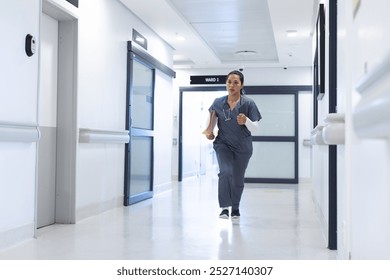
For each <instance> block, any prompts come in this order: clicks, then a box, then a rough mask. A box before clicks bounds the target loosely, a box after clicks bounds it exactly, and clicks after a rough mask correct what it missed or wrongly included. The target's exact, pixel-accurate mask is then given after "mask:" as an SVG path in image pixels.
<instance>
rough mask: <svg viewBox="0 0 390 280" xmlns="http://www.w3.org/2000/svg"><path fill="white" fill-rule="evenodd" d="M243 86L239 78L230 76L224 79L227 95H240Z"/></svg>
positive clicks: (234, 75)
mask: <svg viewBox="0 0 390 280" xmlns="http://www.w3.org/2000/svg"><path fill="white" fill-rule="evenodd" d="M242 87H243V84H242V83H241V80H240V76H238V75H236V74H231V75H229V76H228V77H227V79H226V89H227V91H228V92H229V94H232V95H235V94H240V92H241V89H242Z"/></svg>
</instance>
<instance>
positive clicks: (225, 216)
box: [219, 215, 229, 219]
mask: <svg viewBox="0 0 390 280" xmlns="http://www.w3.org/2000/svg"><path fill="white" fill-rule="evenodd" d="M219 218H220V219H229V216H227V215H221V216H219Z"/></svg>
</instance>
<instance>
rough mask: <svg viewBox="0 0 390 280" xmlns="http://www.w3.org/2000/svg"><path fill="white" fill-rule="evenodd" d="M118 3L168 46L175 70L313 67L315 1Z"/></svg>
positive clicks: (158, 0)
mask: <svg viewBox="0 0 390 280" xmlns="http://www.w3.org/2000/svg"><path fill="white" fill-rule="evenodd" d="M120 1H121V2H122V3H123V4H124V5H125V6H127V7H128V8H129V9H130V10H131V11H132V12H133V13H135V14H136V15H137V16H138V17H139V18H140V19H141V20H142V21H143V22H145V24H146V25H148V26H149V27H150V28H151V29H153V30H154V31H155V32H156V33H157V34H158V35H159V36H160V37H161V38H162V39H163V40H165V41H166V42H167V43H168V44H169V45H170V46H172V48H173V49H174V68H175V69H190V68H227V67H230V68H231V67H233V68H250V67H308V66H311V64H312V55H311V53H312V45H313V44H312V33H313V28H314V26H315V20H316V14H317V7H318V0H147V1H139V0H120ZM293 31H295V32H293ZM291 35H292V36H291ZM183 38H185V40H183Z"/></svg>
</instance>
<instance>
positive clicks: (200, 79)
mask: <svg viewBox="0 0 390 280" xmlns="http://www.w3.org/2000/svg"><path fill="white" fill-rule="evenodd" d="M190 79H191V82H190V84H191V85H210V84H217V85H222V84H225V83H226V75H212V76H191V77H190Z"/></svg>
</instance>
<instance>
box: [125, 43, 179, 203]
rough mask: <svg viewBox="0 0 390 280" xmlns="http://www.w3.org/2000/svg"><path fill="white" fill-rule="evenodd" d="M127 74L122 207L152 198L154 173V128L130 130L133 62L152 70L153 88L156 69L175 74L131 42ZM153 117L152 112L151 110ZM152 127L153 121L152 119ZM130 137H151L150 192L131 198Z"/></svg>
mask: <svg viewBox="0 0 390 280" xmlns="http://www.w3.org/2000/svg"><path fill="white" fill-rule="evenodd" d="M126 60H127V61H126V65H127V74H126V130H128V131H129V133H130V140H129V143H127V144H126V145H125V176H124V195H123V205H124V206H129V205H131V204H134V203H137V202H140V201H142V200H145V199H148V198H151V197H153V173H154V168H153V166H154V156H153V150H154V128H153V129H152V130H150V131H145V130H144V129H137V128H131V111H130V107H131V96H132V94H133V61H134V60H137V61H138V62H140V63H143V64H145V65H147V66H148V67H150V68H151V69H152V70H153V87H154V84H155V79H156V69H158V70H160V71H161V72H163V73H164V74H166V75H168V76H170V77H172V78H175V77H176V72H175V71H173V70H172V69H171V68H169V67H168V66H166V65H164V64H163V63H161V62H160V61H158V60H157V59H156V58H154V57H153V56H151V55H150V54H148V53H146V52H145V51H143V50H141V49H139V48H137V47H136V46H135V45H134V44H133V42H132V41H128V42H127V57H126ZM153 115H154V110H153ZM153 126H154V119H153ZM132 136H141V137H142V136H145V137H152V159H151V170H150V171H151V174H152V178H151V182H150V191H147V192H145V193H142V194H139V195H136V196H134V197H131V195H130V187H131V186H130V181H131V169H130V168H131V162H130V161H131V158H130V155H129V152H130V148H131V144H132V140H131V139H132Z"/></svg>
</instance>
